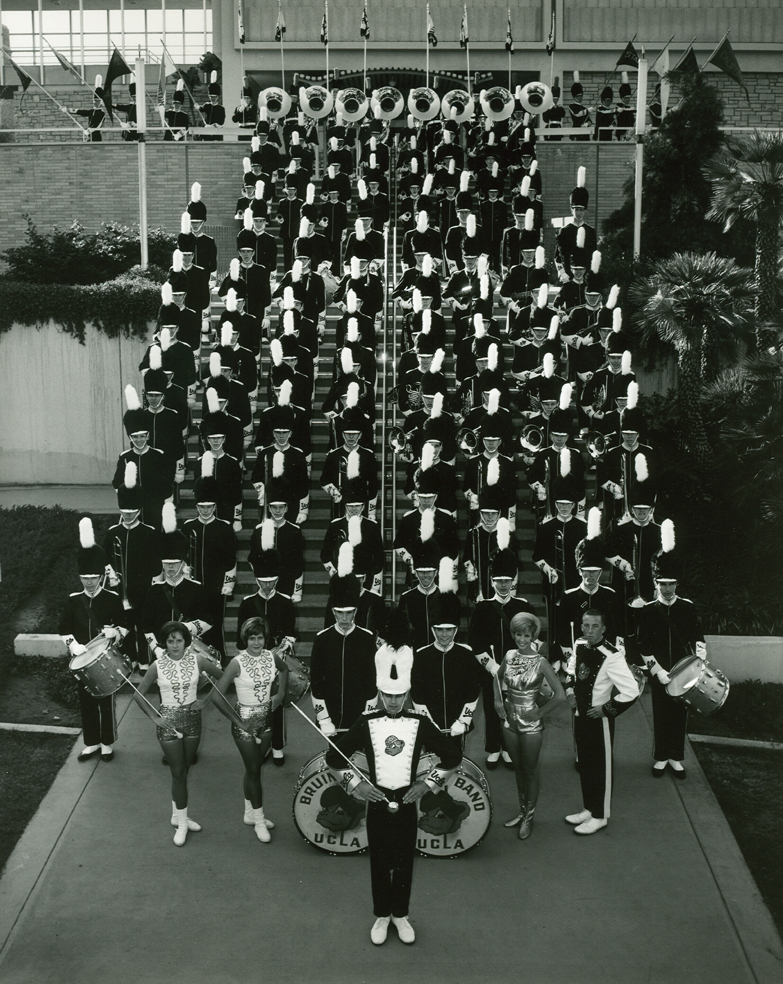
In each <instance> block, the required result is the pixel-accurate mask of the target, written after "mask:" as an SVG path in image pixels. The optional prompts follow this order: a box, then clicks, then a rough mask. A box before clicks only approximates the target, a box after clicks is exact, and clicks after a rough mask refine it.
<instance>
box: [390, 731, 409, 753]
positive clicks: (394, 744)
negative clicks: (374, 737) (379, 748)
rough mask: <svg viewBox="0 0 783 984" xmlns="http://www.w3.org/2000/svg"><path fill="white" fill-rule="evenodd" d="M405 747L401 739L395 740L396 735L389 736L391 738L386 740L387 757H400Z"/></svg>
mask: <svg viewBox="0 0 783 984" xmlns="http://www.w3.org/2000/svg"><path fill="white" fill-rule="evenodd" d="M404 747H405V742H404V741H400V739H399V738H395V737H394V735H389V737H388V738H387V739H386V754H387V755H399V754H400V752H401V751H402V750H403V748H404Z"/></svg>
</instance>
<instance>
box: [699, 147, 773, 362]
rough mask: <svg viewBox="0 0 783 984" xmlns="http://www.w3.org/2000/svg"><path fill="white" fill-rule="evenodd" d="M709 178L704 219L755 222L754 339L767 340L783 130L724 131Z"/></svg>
mask: <svg viewBox="0 0 783 984" xmlns="http://www.w3.org/2000/svg"><path fill="white" fill-rule="evenodd" d="M703 172H704V176H705V177H706V178H707V180H708V181H710V182H711V183H712V198H711V206H710V210H709V212H708V213H707V218H708V219H715V220H717V221H719V222H723V230H724V232H726V231H728V230H729V229H730V228H731V227H732V225H733V224H734V223H735V222H736V220H737V219H738V218H742V219H746V220H747V221H749V222H752V223H753V224H754V225H755V227H756V262H755V270H754V281H755V284H754V286H755V295H756V297H755V305H754V314H755V319H756V342H757V345H758V348H759V350H761V349H763V348H766V347H767V345H768V344H769V343H770V341H771V338H770V333H769V331H768V330H767V329H766V328H765V324H766V323H767V322H771V321H772V320H773V319H774V316H775V314H776V309H777V305H776V295H777V286H776V278H777V271H778V248H779V236H780V227H781V223H783V134H781V133H780V131H778V132H777V133H770V132H768V131H759V130H754V132H753V133H752V134H750V135H749V136H742V137H735V136H727V137H726V139H725V141H724V147H723V150H722V151H720V152H719V153H718V154H716V155H715V156H714V157H712V158H710V160H709V161H707V163H706V164H705V165H704V168H703Z"/></svg>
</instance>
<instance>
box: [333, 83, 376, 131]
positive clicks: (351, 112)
mask: <svg viewBox="0 0 783 984" xmlns="http://www.w3.org/2000/svg"><path fill="white" fill-rule="evenodd" d="M334 105H335V109H336V111H337V112H338V113H340V114H341V115H342V117H343V119H344V120H345V121H346V123H358V122H359V120H362V119H364V117H365V116H366V115H367V110H368V109H369V108H370V100H369V99H368V98H367V96H366V95H365V94H364V93H363V92H362V90H361V89H340V91H339V92H338V93H337V95H336V96H335V100H334Z"/></svg>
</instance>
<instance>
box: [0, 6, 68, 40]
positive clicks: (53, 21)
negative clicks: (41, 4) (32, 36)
mask: <svg viewBox="0 0 783 984" xmlns="http://www.w3.org/2000/svg"><path fill="white" fill-rule="evenodd" d="M5 19H6V17H5V14H3V20H5ZM68 21H69V18H68V11H67V10H45V11H44V15H43V25H44V34H45V35H47V37H48V36H49V35H50V34H67V33H68V32H69V31H70V25H69V23H68Z"/></svg>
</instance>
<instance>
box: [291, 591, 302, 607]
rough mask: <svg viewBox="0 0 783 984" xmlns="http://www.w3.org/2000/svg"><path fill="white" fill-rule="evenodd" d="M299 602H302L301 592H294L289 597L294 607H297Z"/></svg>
mask: <svg viewBox="0 0 783 984" xmlns="http://www.w3.org/2000/svg"><path fill="white" fill-rule="evenodd" d="M301 600H302V592H301V591H294V593H293V594H292V595H291V601H292V602H293V603H294V604H295V605H298V604H299V602H300V601H301Z"/></svg>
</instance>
